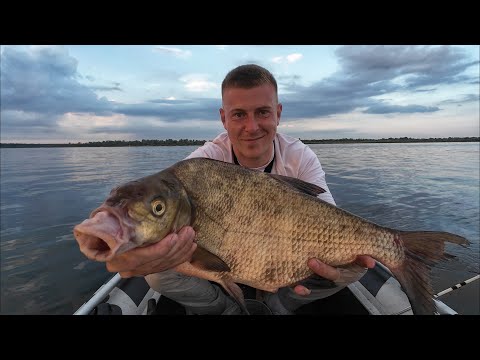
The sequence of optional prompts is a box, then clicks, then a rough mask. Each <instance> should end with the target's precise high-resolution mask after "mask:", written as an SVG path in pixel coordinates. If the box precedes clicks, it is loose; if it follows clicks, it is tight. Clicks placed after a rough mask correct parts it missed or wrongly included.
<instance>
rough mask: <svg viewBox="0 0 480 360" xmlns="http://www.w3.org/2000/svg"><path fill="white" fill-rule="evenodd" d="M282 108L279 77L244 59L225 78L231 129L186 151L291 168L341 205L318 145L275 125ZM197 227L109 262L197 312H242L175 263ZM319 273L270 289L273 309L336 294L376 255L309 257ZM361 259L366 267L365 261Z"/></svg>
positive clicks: (188, 250) (259, 166)
mask: <svg viewBox="0 0 480 360" xmlns="http://www.w3.org/2000/svg"><path fill="white" fill-rule="evenodd" d="M281 114H282V104H281V103H279V102H278V89H277V82H276V80H275V78H274V77H273V75H272V74H271V73H270V72H269V71H268V70H266V69H264V68H262V67H260V66H257V65H242V66H239V67H237V68H235V69H233V70H232V71H230V72H229V73H228V74H227V76H226V77H225V79H224V81H223V83H222V108H221V109H220V117H221V120H222V123H223V126H224V128H225V130H226V133H222V134H220V135H219V136H217V137H216V138H215V139H214V140H213V141H212V142H207V143H206V144H205V145H203V146H202V147H200V148H198V149H197V150H195V151H194V152H193V153H192V154H190V155H189V156H188V157H187V158H192V157H207V158H212V159H216V160H221V161H225V162H230V163H236V164H239V165H241V166H244V167H248V168H251V169H256V170H258V171H266V172H271V173H274V174H280V175H286V176H291V177H295V178H299V179H301V180H304V181H307V182H310V183H313V184H315V185H318V186H320V187H322V188H323V189H325V190H326V192H325V193H323V194H320V195H319V198H321V199H322V200H324V201H327V202H329V203H331V204H333V205H335V201H334V199H333V197H332V195H331V193H330V191H329V189H328V186H327V184H326V181H325V172H324V171H323V169H322V166H321V164H320V161H319V160H318V158H317V156H316V155H315V154H314V153H313V151H312V150H311V149H310V148H309V147H308V146H306V145H305V144H303V143H302V142H301V141H299V140H298V139H294V138H292V137H289V136H285V135H282V134H279V133H277V126H278V124H279V122H280V117H281ZM194 238H195V232H194V230H193V228H192V227H184V228H182V229H181V230H180V231H179V232H178V234H170V235H168V236H167V237H165V238H164V239H163V240H161V241H160V242H158V243H156V244H153V245H150V246H148V247H145V248H137V249H133V250H131V251H129V252H126V253H124V254H120V255H119V256H117V257H116V258H114V259H113V260H111V261H110V262H107V269H108V270H109V271H111V272H119V273H120V275H121V276H122V277H131V276H138V275H144V276H145V278H146V280H147V282H148V283H149V284H150V286H151V287H152V288H153V289H155V290H157V291H158V292H160V293H162V294H163V295H165V296H166V297H168V298H171V299H173V300H175V301H177V302H178V303H180V304H182V305H184V306H185V307H186V308H187V311H188V312H189V313H192V314H238V313H240V309H239V307H238V305H237V304H236V303H235V302H234V300H233V299H231V298H230V297H229V296H227V295H225V293H224V292H223V291H222V290H221V288H220V286H218V285H216V284H213V283H211V282H209V281H207V280H204V279H199V278H195V277H189V276H185V275H183V274H180V273H177V272H175V271H174V270H173V267H175V266H176V265H178V264H180V263H182V262H185V261H189V260H190V258H191V256H192V254H193V252H194V251H195V249H196V243H195V242H194ZM305 260H306V261H308V266H309V267H310V268H311V269H312V270H313V271H314V272H315V274H316V275H313V276H311V277H309V278H308V279H306V280H304V281H302V282H301V283H300V284H298V285H296V286H295V287H294V288H290V287H285V288H280V289H279V291H278V292H277V293H275V294H272V293H267V294H266V297H265V302H266V304H267V305H268V306H269V307H270V308H271V310H272V311H273V313H275V314H294V311H295V310H296V309H297V308H298V307H300V306H301V305H304V304H307V303H309V302H312V301H314V300H317V299H321V298H324V297H326V296H330V295H332V294H334V293H336V292H338V291H339V290H341V289H342V288H344V287H345V286H347V285H348V284H349V283H352V282H354V281H357V280H358V279H360V277H362V276H363V274H364V273H365V271H366V270H365V268H364V267H369V268H371V267H373V266H374V265H375V262H374V260H373V259H372V258H371V257H367V256H359V257H358V258H357V261H356V265H352V266H348V267H344V268H334V267H331V266H328V265H326V264H324V263H321V262H320V261H318V260H316V259H305ZM362 266H363V267H362Z"/></svg>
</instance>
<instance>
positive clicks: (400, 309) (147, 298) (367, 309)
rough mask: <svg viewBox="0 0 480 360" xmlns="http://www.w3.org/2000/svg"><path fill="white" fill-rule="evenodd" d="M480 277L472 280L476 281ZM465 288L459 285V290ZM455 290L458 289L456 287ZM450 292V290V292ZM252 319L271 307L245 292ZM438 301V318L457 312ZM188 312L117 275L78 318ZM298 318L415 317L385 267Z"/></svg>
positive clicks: (136, 280) (305, 308)
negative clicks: (333, 316) (85, 316)
mask: <svg viewBox="0 0 480 360" xmlns="http://www.w3.org/2000/svg"><path fill="white" fill-rule="evenodd" d="M478 277H479V276H478V275H477V276H476V277H475V278H472V279H470V280H476V279H477V278H478ZM459 286H461V284H459V285H457V287H459ZM242 289H243V288H242ZM452 289H454V288H453V287H452ZM446 291H450V290H446ZM244 294H245V299H246V301H247V308H248V309H249V310H251V311H250V312H251V314H252V315H268V314H271V312H269V309H268V307H267V306H266V305H265V304H264V303H263V302H260V301H258V300H256V299H255V298H254V296H248V295H247V293H246V292H245V291H244ZM438 295H439V294H436V295H435V297H434V299H433V300H434V302H435V305H436V308H437V312H436V314H437V315H456V314H457V312H456V311H455V310H453V309H452V308H450V307H449V306H448V305H446V304H445V303H443V302H442V301H440V300H438V299H436V297H438ZM186 314H187V312H186V310H185V308H184V307H183V306H182V305H180V304H178V303H176V302H175V301H173V300H171V299H169V298H167V297H165V296H162V295H161V294H160V293H158V292H156V291H155V290H153V289H151V288H150V287H149V285H148V283H147V282H146V281H145V279H144V278H143V277H132V278H128V279H122V278H121V277H120V274H118V273H117V274H115V275H114V276H113V277H112V278H111V279H109V280H108V281H106V282H105V283H104V284H103V285H102V286H101V287H100V288H99V289H98V290H97V291H96V292H95V293H94V294H93V295H92V297H91V298H90V299H89V300H88V301H86V302H85V303H84V304H83V305H82V306H80V307H79V308H78V310H77V311H76V312H75V313H74V315H186ZM296 314H297V315H413V312H412V309H411V306H410V302H409V300H408V298H407V296H406V294H405V292H404V291H403V290H402V288H401V286H400V284H399V282H398V281H397V280H396V279H395V278H394V277H393V276H392V274H391V272H390V271H389V270H388V269H387V268H386V267H385V266H384V265H382V264H381V263H379V262H377V263H376V265H375V267H374V268H372V269H369V270H368V271H367V273H366V274H365V275H364V276H363V277H362V278H361V279H360V280H359V281H357V282H355V283H352V284H350V285H349V286H347V287H346V288H344V289H342V290H341V291H339V292H338V293H336V294H334V295H332V296H329V297H327V298H325V299H321V300H317V301H314V302H312V303H310V304H307V305H304V306H302V307H301V308H299V309H298V310H297V311H296Z"/></svg>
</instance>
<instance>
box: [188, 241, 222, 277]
mask: <svg viewBox="0 0 480 360" xmlns="http://www.w3.org/2000/svg"><path fill="white" fill-rule="evenodd" d="M190 263H191V264H192V265H193V266H195V267H198V268H200V269H202V270H207V271H217V272H220V271H230V267H229V266H228V265H227V264H225V262H224V261H223V260H222V259H220V258H219V257H218V256H217V255H214V254H212V253H211V252H210V251H208V250H206V249H205V248H203V247H201V246H198V247H197V249H196V250H195V252H194V253H193V255H192V260H191V261H190Z"/></svg>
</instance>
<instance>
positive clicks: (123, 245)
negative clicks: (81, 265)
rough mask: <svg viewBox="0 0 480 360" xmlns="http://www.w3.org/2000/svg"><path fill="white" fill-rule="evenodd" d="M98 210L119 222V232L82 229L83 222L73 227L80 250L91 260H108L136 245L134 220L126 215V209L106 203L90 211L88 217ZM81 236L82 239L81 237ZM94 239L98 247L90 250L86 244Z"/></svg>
mask: <svg viewBox="0 0 480 360" xmlns="http://www.w3.org/2000/svg"><path fill="white" fill-rule="evenodd" d="M99 212H107V213H108V214H109V215H111V216H113V217H115V219H116V220H117V222H118V224H119V232H118V233H117V234H115V235H112V234H110V233H108V232H103V231H92V230H91V229H89V228H87V229H88V230H87V229H84V226H83V223H81V224H78V225H76V226H75V227H74V234H75V237H76V238H77V241H78V243H79V245H80V250H81V251H82V252H83V253H84V254H85V255H86V256H87V257H88V258H89V259H91V260H96V261H110V260H111V259H112V258H113V257H114V256H115V255H118V254H121V253H123V252H125V251H127V250H129V249H131V248H134V247H136V244H135V241H134V234H135V231H134V230H135V224H134V223H135V222H134V220H133V219H131V218H130V217H129V216H128V213H127V212H126V210H124V209H121V208H113V207H110V206H107V205H102V206H100V207H98V208H97V209H95V210H94V211H92V213H91V214H90V217H89V219H92V218H93V217H95V215H96V214H98V213H99ZM82 238H83V239H82ZM92 241H95V243H96V246H94V247H98V249H94V250H92V248H91V247H88V246H87V243H89V244H88V245H90V244H91V242H92Z"/></svg>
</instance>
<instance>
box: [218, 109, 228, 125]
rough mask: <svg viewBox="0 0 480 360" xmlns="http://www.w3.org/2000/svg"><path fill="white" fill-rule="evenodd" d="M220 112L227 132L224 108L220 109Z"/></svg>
mask: <svg viewBox="0 0 480 360" xmlns="http://www.w3.org/2000/svg"><path fill="white" fill-rule="evenodd" d="M219 111H220V119H222V124H223V127H224V128H225V130H227V128H226V126H225V110H223V108H220V110H219Z"/></svg>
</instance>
